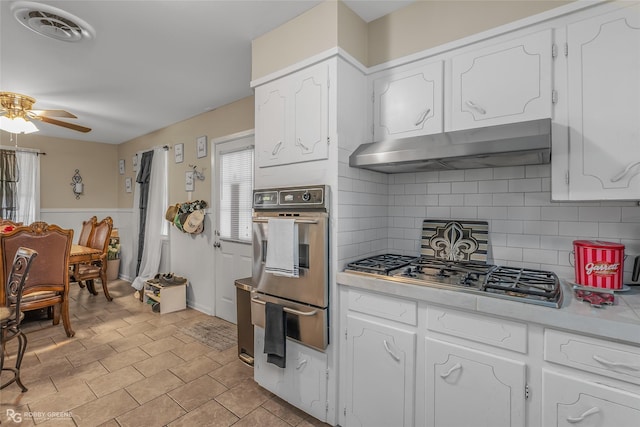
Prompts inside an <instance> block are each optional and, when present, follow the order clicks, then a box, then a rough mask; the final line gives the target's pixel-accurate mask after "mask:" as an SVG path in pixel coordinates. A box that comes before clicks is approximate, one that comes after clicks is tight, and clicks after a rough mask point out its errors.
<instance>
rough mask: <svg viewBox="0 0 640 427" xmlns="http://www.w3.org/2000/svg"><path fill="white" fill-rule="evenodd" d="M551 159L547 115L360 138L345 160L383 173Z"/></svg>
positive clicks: (514, 163) (533, 163) (549, 120)
mask: <svg viewBox="0 0 640 427" xmlns="http://www.w3.org/2000/svg"><path fill="white" fill-rule="evenodd" d="M550 160H551V119H541V120H532V121H528V122H520V123H512V124H508V125H500V126H491V127H486V128H477V129H468V130H460V131H455V132H445V133H441V134H436V135H424V136H416V137H411V138H404V139H394V140H386V141H380V142H373V143H370V144H362V145H361V146H360V147H358V148H357V149H356V151H354V152H353V154H351V156H350V157H349V165H350V166H353V167H356V168H363V169H370V170H374V171H378V172H384V173H401V172H418V171H430V170H446V169H475V168H487V167H489V168H493V167H501V166H520V165H536V164H543V163H549V162H550Z"/></svg>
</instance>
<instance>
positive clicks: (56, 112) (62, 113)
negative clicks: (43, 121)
mask: <svg viewBox="0 0 640 427" xmlns="http://www.w3.org/2000/svg"><path fill="white" fill-rule="evenodd" d="M27 114H28V115H29V116H30V117H33V116H40V117H44V116H47V117H66V118H68V119H77V118H78V117H77V116H74V115H73V114H71V113H70V112H68V111H64V110H29V111H27Z"/></svg>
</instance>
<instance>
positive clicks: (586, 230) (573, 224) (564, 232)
mask: <svg viewBox="0 0 640 427" xmlns="http://www.w3.org/2000/svg"><path fill="white" fill-rule="evenodd" d="M558 234H559V235H560V236H597V235H598V223H597V222H578V221H560V222H559V223H558Z"/></svg>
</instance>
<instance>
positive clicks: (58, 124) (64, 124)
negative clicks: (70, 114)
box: [34, 116, 91, 133]
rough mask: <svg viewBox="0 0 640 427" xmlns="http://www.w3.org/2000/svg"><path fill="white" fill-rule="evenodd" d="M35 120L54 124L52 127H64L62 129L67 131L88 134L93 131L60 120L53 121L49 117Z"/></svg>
mask: <svg viewBox="0 0 640 427" xmlns="http://www.w3.org/2000/svg"><path fill="white" fill-rule="evenodd" d="M34 118H35V119H37V120H41V121H43V122H45V123H49V124H52V125H56V126H62V127H65V128H67V129H72V130H77V131H78V132H83V133H87V132H90V131H91V128H87V127H84V126H80V125H75V124H73V123H67V122H62V121H60V120H56V119H52V118H50V117H47V116H35V117H34Z"/></svg>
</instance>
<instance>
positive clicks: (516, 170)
mask: <svg viewBox="0 0 640 427" xmlns="http://www.w3.org/2000/svg"><path fill="white" fill-rule="evenodd" d="M515 178H524V166H512V167H506V168H495V169H494V170H493V179H515Z"/></svg>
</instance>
